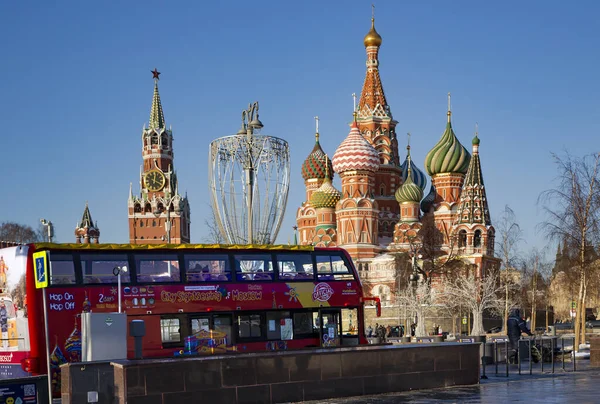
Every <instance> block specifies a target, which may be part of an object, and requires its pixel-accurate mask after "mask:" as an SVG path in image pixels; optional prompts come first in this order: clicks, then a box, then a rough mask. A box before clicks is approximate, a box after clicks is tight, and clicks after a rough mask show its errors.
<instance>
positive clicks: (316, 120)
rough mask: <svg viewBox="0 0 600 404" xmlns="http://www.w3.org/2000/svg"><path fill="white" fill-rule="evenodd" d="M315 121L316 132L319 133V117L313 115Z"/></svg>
mask: <svg viewBox="0 0 600 404" xmlns="http://www.w3.org/2000/svg"><path fill="white" fill-rule="evenodd" d="M315 122H316V124H317V133H319V117H318V116H315Z"/></svg>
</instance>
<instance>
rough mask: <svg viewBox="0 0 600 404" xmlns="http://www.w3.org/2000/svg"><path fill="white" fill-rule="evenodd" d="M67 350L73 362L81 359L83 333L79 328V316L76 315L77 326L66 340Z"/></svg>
mask: <svg viewBox="0 0 600 404" xmlns="http://www.w3.org/2000/svg"><path fill="white" fill-rule="evenodd" d="M65 351H67V353H68V356H69V358H70V360H71V362H79V361H81V333H80V332H79V329H78V328H77V317H75V328H74V329H73V332H71V335H70V336H69V338H67V340H66V341H65Z"/></svg>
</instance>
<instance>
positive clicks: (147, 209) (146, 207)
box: [144, 203, 152, 212]
mask: <svg viewBox="0 0 600 404" xmlns="http://www.w3.org/2000/svg"><path fill="white" fill-rule="evenodd" d="M144 211H146V212H152V206H151V205H150V203H147V204H146V205H145V206H144Z"/></svg>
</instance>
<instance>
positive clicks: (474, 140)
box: [471, 135, 479, 146]
mask: <svg viewBox="0 0 600 404" xmlns="http://www.w3.org/2000/svg"><path fill="white" fill-rule="evenodd" d="M471 143H472V144H473V146H479V136H477V135H475V137H474V138H473V141H472V142H471Z"/></svg>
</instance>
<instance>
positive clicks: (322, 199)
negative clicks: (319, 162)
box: [310, 178, 342, 209]
mask: <svg viewBox="0 0 600 404" xmlns="http://www.w3.org/2000/svg"><path fill="white" fill-rule="evenodd" d="M341 197H342V193H341V192H340V191H338V190H337V189H335V187H334V186H333V185H332V184H331V180H330V179H329V178H325V180H324V181H323V184H321V186H320V187H319V189H317V190H316V191H315V192H313V194H312V197H311V198H310V204H311V205H312V206H314V207H315V208H317V209H319V208H335V205H336V204H337V203H338V201H339V200H340V198H341Z"/></svg>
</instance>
